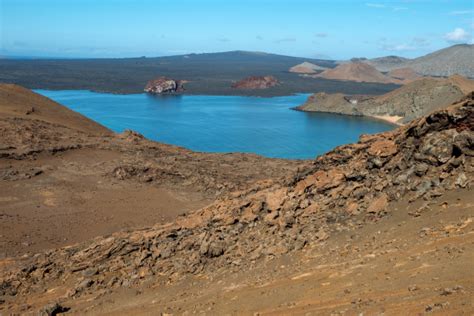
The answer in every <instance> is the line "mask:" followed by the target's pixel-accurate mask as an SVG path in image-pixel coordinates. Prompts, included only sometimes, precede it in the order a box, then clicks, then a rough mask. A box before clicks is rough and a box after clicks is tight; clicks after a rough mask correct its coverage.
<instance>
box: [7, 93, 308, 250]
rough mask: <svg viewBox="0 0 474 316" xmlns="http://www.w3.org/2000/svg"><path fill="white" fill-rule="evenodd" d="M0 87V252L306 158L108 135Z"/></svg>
mask: <svg viewBox="0 0 474 316" xmlns="http://www.w3.org/2000/svg"><path fill="white" fill-rule="evenodd" d="M1 88H2V89H1V91H2V92H0V93H1V94H2V96H1V97H0V113H1V114H0V135H1V137H0V205H1V207H0V219H1V220H0V235H1V237H0V258H5V257H8V256H15V255H23V254H31V253H33V252H38V251H42V250H45V249H50V248H56V247H59V246H64V245H69V244H72V243H77V242H81V241H84V240H89V239H90V238H93V237H96V236H98V235H105V234H110V233H113V232H116V231H120V230H124V229H133V228H135V229H137V228H141V227H144V226H147V227H148V226H150V225H153V224H155V223H160V222H164V221H170V220H172V219H174V218H176V216H178V215H180V214H183V213H186V212H188V211H190V210H195V209H197V208H200V207H202V206H204V205H207V204H208V203H210V202H211V201H213V200H214V199H215V198H216V197H217V196H221V195H225V194H228V193H229V192H231V191H233V190H241V189H245V188H247V187H248V186H249V185H253V184H254V183H255V182H258V181H264V180H268V181H277V180H278V179H280V178H282V177H283V178H284V177H287V176H290V175H291V174H293V173H294V172H295V171H296V169H297V168H298V166H300V165H304V164H306V163H305V162H302V161H288V160H279V159H266V158H264V157H260V156H257V155H245V154H205V153H195V152H192V151H189V150H186V149H183V148H179V147H175V146H170V145H164V144H159V143H156V142H152V141H149V140H147V139H145V138H144V137H143V136H141V135H140V134H137V133H134V132H132V131H127V132H125V133H123V134H120V135H117V134H113V133H112V132H109V131H108V130H107V129H105V128H104V127H102V126H100V125H98V124H96V123H94V122H92V121H90V120H89V119H87V118H85V117H83V116H81V115H79V114H78V113H75V112H73V111H70V110H68V109H66V108H65V107H63V106H61V105H59V104H57V103H55V102H53V101H51V100H49V99H47V98H44V97H41V96H39V95H37V94H35V93H33V92H31V91H29V90H27V89H23V88H21V87H18V86H13V85H4V86H1ZM30 106H32V107H33V108H34V111H33V112H32V113H30V114H26V113H25V109H27V110H28V109H29V107H30Z"/></svg>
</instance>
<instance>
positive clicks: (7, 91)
mask: <svg viewBox="0 0 474 316" xmlns="http://www.w3.org/2000/svg"><path fill="white" fill-rule="evenodd" d="M3 117H17V118H28V119H36V120H42V121H45V122H48V123H52V124H59V125H62V126H66V127H68V128H72V129H75V130H78V131H82V132H87V133H90V134H103V133H110V132H111V131H110V130H109V129H107V128H106V127H104V126H102V125H100V124H98V123H96V122H94V121H92V120H90V119H88V118H86V117H84V116H82V115H81V114H79V113H77V112H74V111H71V110H69V109H68V108H66V107H64V106H62V105H60V104H58V103H56V102H54V101H52V100H51V99H48V98H46V97H44V96H42V95H39V94H37V93H34V92H32V91H31V90H29V89H25V88H23V87H20V86H17V85H14V84H0V118H3Z"/></svg>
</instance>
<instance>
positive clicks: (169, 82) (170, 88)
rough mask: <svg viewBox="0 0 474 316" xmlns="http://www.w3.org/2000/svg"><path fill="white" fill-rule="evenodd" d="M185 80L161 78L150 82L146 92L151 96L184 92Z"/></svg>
mask: <svg viewBox="0 0 474 316" xmlns="http://www.w3.org/2000/svg"><path fill="white" fill-rule="evenodd" d="M184 83H186V81H184V80H174V79H170V78H166V77H160V78H157V79H154V80H150V81H148V83H147V84H146V86H145V89H144V91H145V92H147V93H151V94H172V93H177V92H181V91H184Z"/></svg>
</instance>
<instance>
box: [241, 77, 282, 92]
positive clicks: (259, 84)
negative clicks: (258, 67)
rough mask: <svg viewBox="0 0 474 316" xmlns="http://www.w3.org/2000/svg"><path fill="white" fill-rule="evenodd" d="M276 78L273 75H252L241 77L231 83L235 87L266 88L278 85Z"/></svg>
mask: <svg viewBox="0 0 474 316" xmlns="http://www.w3.org/2000/svg"><path fill="white" fill-rule="evenodd" d="M278 84H279V82H278V80H277V79H276V78H275V77H273V76H252V77H247V78H245V79H242V80H240V81H238V82H236V83H234V84H233V85H232V88H235V89H268V88H271V87H274V86H276V85H278Z"/></svg>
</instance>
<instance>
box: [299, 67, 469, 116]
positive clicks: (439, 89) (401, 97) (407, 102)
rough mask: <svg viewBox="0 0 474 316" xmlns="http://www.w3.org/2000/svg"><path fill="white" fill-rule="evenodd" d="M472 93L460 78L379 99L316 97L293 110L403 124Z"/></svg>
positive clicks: (421, 82)
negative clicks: (345, 115) (369, 117)
mask: <svg viewBox="0 0 474 316" xmlns="http://www.w3.org/2000/svg"><path fill="white" fill-rule="evenodd" d="M471 91H474V81H473V80H469V79H466V78H464V77H461V76H451V77H449V78H447V79H442V78H421V79H417V80H414V81H412V82H411V83H408V84H406V85H404V86H402V87H400V88H398V89H396V90H393V91H391V92H389V93H386V94H384V95H381V96H376V97H367V96H362V97H360V96H344V95H342V94H334V95H328V94H326V93H317V94H315V95H313V96H310V97H309V98H308V100H307V102H306V103H305V104H303V105H301V106H299V107H297V108H296V109H298V110H302V111H314V112H330V113H338V114H348V115H359V116H361V115H363V116H371V117H378V118H383V119H387V120H391V121H392V122H394V123H395V122H396V123H407V122H409V121H411V120H413V119H415V118H419V117H421V116H423V115H426V114H428V113H430V112H432V111H434V110H437V109H440V108H442V107H444V106H445V105H446V104H450V103H453V102H455V101H457V100H459V99H461V98H462V97H463V96H464V95H465V94H466V93H470V92H471Z"/></svg>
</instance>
